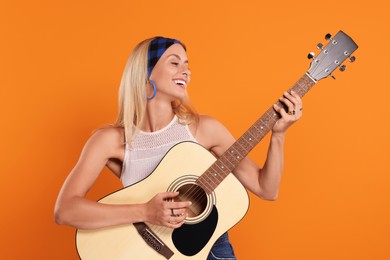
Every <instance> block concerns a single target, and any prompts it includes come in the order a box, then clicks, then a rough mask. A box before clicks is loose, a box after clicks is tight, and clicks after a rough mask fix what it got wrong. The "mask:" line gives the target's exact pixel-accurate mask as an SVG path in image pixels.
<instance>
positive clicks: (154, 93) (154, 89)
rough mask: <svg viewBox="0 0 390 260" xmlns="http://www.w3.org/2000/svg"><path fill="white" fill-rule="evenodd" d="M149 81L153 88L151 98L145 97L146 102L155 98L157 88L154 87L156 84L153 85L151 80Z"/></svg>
mask: <svg viewBox="0 0 390 260" xmlns="http://www.w3.org/2000/svg"><path fill="white" fill-rule="evenodd" d="M149 81H150V83H151V84H152V86H153V95H152V96H151V97H148V96H146V99H147V100H152V99H153V98H154V97H155V96H156V94H157V86H156V83H154V81H153V80H151V79H150V80H149Z"/></svg>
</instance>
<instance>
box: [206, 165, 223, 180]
mask: <svg viewBox="0 0 390 260" xmlns="http://www.w3.org/2000/svg"><path fill="white" fill-rule="evenodd" d="M209 173H210V174H211V175H212V176H213V177H214V178H215V179H217V181H218V182H221V181H223V179H224V178H222V176H221V175H220V174H219V171H216V170H215V169H214V168H213V167H210V168H209Z"/></svg>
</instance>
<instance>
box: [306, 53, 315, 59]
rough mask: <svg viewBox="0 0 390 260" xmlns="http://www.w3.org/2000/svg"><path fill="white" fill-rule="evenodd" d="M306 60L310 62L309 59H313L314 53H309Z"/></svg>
mask: <svg viewBox="0 0 390 260" xmlns="http://www.w3.org/2000/svg"><path fill="white" fill-rule="evenodd" d="M307 58H308V59H309V60H310V59H313V58H314V52H310V53H309V54H308V55H307Z"/></svg>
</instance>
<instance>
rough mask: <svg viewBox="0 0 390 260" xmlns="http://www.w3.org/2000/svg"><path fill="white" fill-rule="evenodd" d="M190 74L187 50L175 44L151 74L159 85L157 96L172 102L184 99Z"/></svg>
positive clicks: (152, 78) (151, 77)
mask: <svg viewBox="0 0 390 260" xmlns="http://www.w3.org/2000/svg"><path fill="white" fill-rule="evenodd" d="M190 74H191V72H190V70H189V69H188V58H187V53H186V51H185V50H184V48H183V46H182V45H181V44H179V43H175V44H173V45H172V46H170V47H169V48H168V49H167V50H166V51H165V52H164V54H163V55H162V56H161V58H160V59H159V61H158V62H157V64H156V66H155V67H154V69H153V71H152V74H151V75H150V79H151V80H153V81H154V82H155V83H156V85H157V96H156V98H158V99H166V100H168V101H170V102H171V101H174V100H176V99H183V98H184V94H185V90H186V88H187V85H188V83H189V81H190Z"/></svg>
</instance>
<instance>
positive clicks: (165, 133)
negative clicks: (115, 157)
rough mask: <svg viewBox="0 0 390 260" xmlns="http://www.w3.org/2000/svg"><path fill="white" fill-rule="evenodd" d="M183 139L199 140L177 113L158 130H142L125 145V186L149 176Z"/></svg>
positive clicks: (122, 178)
mask: <svg viewBox="0 0 390 260" xmlns="http://www.w3.org/2000/svg"><path fill="white" fill-rule="evenodd" d="M183 141H193V142H197V141H196V139H195V137H194V136H193V135H192V134H191V132H190V129H189V128H188V125H182V124H180V123H179V119H178V117H177V116H176V115H175V116H174V117H173V119H172V121H171V122H170V123H169V124H168V125H167V126H165V127H164V128H162V129H160V130H158V131H155V132H144V131H140V132H139V133H138V134H137V135H136V136H135V138H134V139H133V140H132V141H131V145H130V146H129V145H127V144H126V146H125V156H124V159H123V164H122V172H121V177H120V179H121V182H122V184H123V186H125V187H126V186H129V185H132V184H134V183H136V182H139V181H140V180H142V179H144V178H145V177H147V176H148V175H149V174H150V173H151V172H152V171H153V170H154V169H155V168H156V166H157V165H158V163H159V162H160V161H161V159H162V158H163V157H164V155H165V154H166V153H167V152H168V150H169V149H171V148H172V147H173V146H174V145H175V144H177V143H180V142H183Z"/></svg>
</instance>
